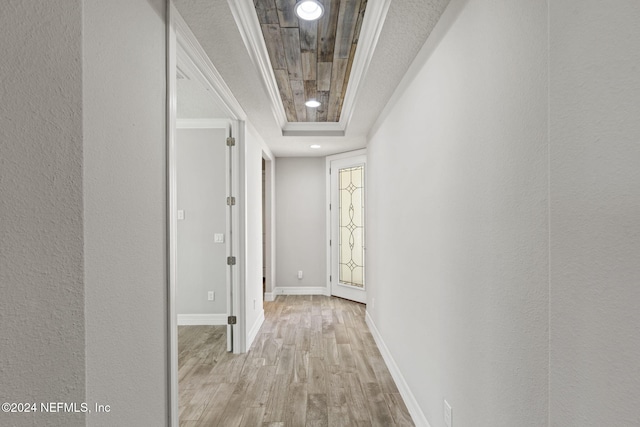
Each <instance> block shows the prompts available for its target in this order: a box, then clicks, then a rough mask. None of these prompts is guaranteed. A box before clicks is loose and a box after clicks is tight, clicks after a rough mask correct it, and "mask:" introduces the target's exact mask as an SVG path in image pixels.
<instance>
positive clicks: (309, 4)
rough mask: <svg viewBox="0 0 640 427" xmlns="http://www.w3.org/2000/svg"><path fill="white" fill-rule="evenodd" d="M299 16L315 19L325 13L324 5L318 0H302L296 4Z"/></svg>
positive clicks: (306, 19) (310, 19)
mask: <svg viewBox="0 0 640 427" xmlns="http://www.w3.org/2000/svg"><path fill="white" fill-rule="evenodd" d="M295 11H296V15H298V18H300V19H304V20H305V21H315V20H316V19H320V17H321V16H322V15H323V14H324V6H322V3H319V2H318V1H317V0H300V1H299V2H298V3H297V4H296V6H295Z"/></svg>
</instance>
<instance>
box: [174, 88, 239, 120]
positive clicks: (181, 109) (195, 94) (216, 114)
mask: <svg viewBox="0 0 640 427" xmlns="http://www.w3.org/2000/svg"><path fill="white" fill-rule="evenodd" d="M177 86H178V88H177V90H176V92H177V95H178V99H177V105H176V110H177V116H178V118H179V119H220V118H225V117H227V113H226V111H225V110H224V108H222V106H221V105H220V104H219V103H221V102H222V101H221V100H220V98H219V97H218V96H217V95H216V94H215V93H211V92H210V91H209V90H208V89H206V88H205V87H204V85H203V84H202V83H200V82H199V81H197V80H191V79H189V80H187V79H178V85H177Z"/></svg>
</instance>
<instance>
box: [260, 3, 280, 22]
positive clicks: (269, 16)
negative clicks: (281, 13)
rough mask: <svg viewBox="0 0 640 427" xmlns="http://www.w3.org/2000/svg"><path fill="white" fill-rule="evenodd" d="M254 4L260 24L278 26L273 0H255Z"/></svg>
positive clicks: (276, 11)
mask: <svg viewBox="0 0 640 427" xmlns="http://www.w3.org/2000/svg"><path fill="white" fill-rule="evenodd" d="M254 4H255V6H256V12H257V13H258V21H260V23H261V24H279V19H278V10H277V9H276V3H275V0H255V3H254Z"/></svg>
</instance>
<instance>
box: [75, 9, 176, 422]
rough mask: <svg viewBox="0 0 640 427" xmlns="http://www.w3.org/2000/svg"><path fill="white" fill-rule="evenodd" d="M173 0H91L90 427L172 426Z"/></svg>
mask: <svg viewBox="0 0 640 427" xmlns="http://www.w3.org/2000/svg"><path fill="white" fill-rule="evenodd" d="M164 8H165V2H164V0H113V1H107V2H105V1H101V0H85V2H84V8H83V14H84V27H83V28H84V37H83V43H84V44H83V49H84V93H83V95H84V206H85V246H84V247H85V284H86V285H85V309H86V370H87V382H86V387H87V400H88V401H90V402H100V403H103V404H109V405H111V408H112V409H111V412H110V413H109V414H95V413H93V414H91V415H88V416H87V424H88V425H91V426H94V425H95V426H101V425H104V426H115V425H120V426H133V425H139V426H151V425H153V426H162V425H166V424H167V419H168V418H167V417H168V414H167V407H168V405H167V402H168V400H167V399H168V398H167V364H166V361H167V350H166V349H167V339H166V336H167V331H166V323H167V315H166V306H167V301H166V294H167V285H166V283H167V280H166V266H167V261H166V234H167V230H166V223H167V221H166V185H165V182H166V159H165V151H166V138H165V115H166V107H165V105H166V102H165V99H166V91H165V69H166V63H165V58H166V54H165V37H166V35H165V34H166V33H165V15H164Z"/></svg>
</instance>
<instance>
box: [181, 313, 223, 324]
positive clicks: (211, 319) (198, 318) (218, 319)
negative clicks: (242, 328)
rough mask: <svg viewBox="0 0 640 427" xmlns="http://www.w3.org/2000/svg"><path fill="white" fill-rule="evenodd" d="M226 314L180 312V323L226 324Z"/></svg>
mask: <svg viewBox="0 0 640 427" xmlns="http://www.w3.org/2000/svg"><path fill="white" fill-rule="evenodd" d="M226 324H227V315H226V314H178V325H179V326H180V325H226Z"/></svg>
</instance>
